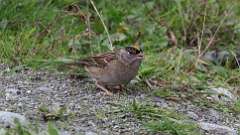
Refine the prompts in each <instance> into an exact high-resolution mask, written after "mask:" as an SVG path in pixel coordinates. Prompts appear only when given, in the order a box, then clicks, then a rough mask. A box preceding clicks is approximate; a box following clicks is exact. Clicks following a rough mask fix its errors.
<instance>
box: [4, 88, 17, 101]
mask: <svg viewBox="0 0 240 135" xmlns="http://www.w3.org/2000/svg"><path fill="white" fill-rule="evenodd" d="M19 94H20V90H19V89H17V88H8V89H5V99H6V100H7V101H11V100H17V99H18V96H19Z"/></svg>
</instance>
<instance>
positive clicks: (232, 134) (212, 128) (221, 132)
mask: <svg viewBox="0 0 240 135" xmlns="http://www.w3.org/2000/svg"><path fill="white" fill-rule="evenodd" d="M198 125H199V127H200V128H201V129H203V130H205V131H207V132H209V133H211V134H214V135H238V133H237V131H236V130H234V129H232V128H230V127H227V126H221V125H217V124H212V123H206V122H199V123H198Z"/></svg>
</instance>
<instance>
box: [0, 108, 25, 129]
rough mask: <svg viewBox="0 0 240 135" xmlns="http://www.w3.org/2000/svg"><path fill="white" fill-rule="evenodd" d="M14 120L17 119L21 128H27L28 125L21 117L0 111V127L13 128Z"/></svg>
mask: <svg viewBox="0 0 240 135" xmlns="http://www.w3.org/2000/svg"><path fill="white" fill-rule="evenodd" d="M15 119H18V121H19V122H20V123H21V125H23V126H27V124H28V121H27V119H26V118H25V117H24V116H23V115H20V114H18V113H13V112H5V111H0V125H3V126H4V127H14V126H15V122H14V121H15Z"/></svg>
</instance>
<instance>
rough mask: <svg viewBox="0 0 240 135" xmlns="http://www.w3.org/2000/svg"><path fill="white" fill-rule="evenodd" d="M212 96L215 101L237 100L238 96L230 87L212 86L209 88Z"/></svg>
mask: <svg viewBox="0 0 240 135" xmlns="http://www.w3.org/2000/svg"><path fill="white" fill-rule="evenodd" d="M209 92H210V94H211V97H212V99H213V100H215V101H223V102H235V101H236V100H237V97H236V96H234V95H233V94H232V93H231V92H230V90H229V89H226V88H222V87H219V88H211V89H209Z"/></svg>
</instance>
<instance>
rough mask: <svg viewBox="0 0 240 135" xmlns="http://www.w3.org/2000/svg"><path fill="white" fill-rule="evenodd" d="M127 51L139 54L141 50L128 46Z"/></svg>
mask: <svg viewBox="0 0 240 135" xmlns="http://www.w3.org/2000/svg"><path fill="white" fill-rule="evenodd" d="M126 51H128V52H129V53H130V54H139V53H140V52H141V50H138V49H136V48H134V47H126Z"/></svg>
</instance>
